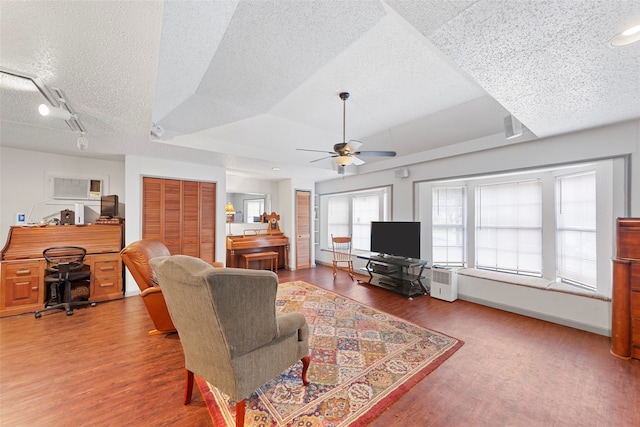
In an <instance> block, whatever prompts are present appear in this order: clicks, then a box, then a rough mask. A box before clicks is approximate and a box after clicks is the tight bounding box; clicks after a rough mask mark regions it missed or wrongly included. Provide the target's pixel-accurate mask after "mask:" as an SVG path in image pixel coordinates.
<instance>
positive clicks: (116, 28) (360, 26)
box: [0, 0, 640, 179]
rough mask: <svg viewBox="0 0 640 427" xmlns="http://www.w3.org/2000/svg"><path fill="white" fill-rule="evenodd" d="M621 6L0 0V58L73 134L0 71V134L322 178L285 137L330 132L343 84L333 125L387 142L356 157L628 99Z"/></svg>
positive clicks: (638, 9)
mask: <svg viewBox="0 0 640 427" xmlns="http://www.w3.org/2000/svg"><path fill="white" fill-rule="evenodd" d="M638 23H640V1H637V0H636V1H626V0H589V1H578V0H554V1H542V0H519V1H509V0H504V1H500V0H479V1H462V0H461V1H455V0H453V1H452V0H441V1H428V2H427V1H405V0H388V1H386V2H383V1H373V0H362V1H358V0H353V1H324V0H323V1H304V2H294V1H269V0H264V1H167V2H161V1H135V2H132V1H65V0H58V1H29V2H19V1H5V0H0V40H1V42H0V43H1V44H0V67H3V68H5V69H9V70H13V71H17V72H21V73H24V74H28V75H30V76H33V77H35V78H39V79H40V80H41V81H43V82H44V83H45V84H47V85H48V86H50V87H59V88H61V89H63V90H64V91H65V92H66V94H67V101H68V103H69V105H70V106H71V107H72V108H73V109H74V110H75V111H77V112H78V114H79V116H80V119H81V121H82V124H83V125H84V127H85V128H86V130H87V134H86V137H87V139H88V140H89V148H88V150H86V151H78V150H77V148H76V137H77V135H76V134H74V133H73V132H71V131H70V129H69V128H68V126H66V124H65V123H64V122H61V121H57V122H56V120H55V119H46V118H42V117H40V116H39V115H38V114H37V113H35V109H36V108H37V105H38V104H39V103H41V102H42V101H43V99H42V97H41V96H40V95H39V93H38V92H37V91H34V90H33V88H26V87H16V83H15V82H12V81H11V80H12V79H14V78H10V77H7V76H6V75H4V74H0V78H1V81H0V83H1V84H0V120H1V121H0V144H1V145H3V146H10V147H18V148H25V149H37V150H43V151H50V152H60V153H66V154H72V155H89V156H102V157H110V156H116V157H118V156H122V155H123V154H127V153H131V154H145V155H150V156H158V157H170V158H174V159H184V160H185V161H196V162H206V163H208V164H212V165H219V166H225V167H227V168H228V169H229V170H231V171H233V170H235V171H238V172H240V171H245V172H246V171H252V172H251V173H252V174H254V175H255V176H260V177H267V178H270V179H278V178H283V177H291V176H305V177H313V178H314V179H328V178H334V177H335V176H336V175H335V171H334V165H333V163H332V162H331V159H327V160H323V161H319V162H314V163H310V161H311V160H315V159H318V158H319V157H323V155H322V153H309V152H302V151H297V150H296V149H297V148H306V149H316V150H330V149H331V147H332V146H333V144H335V143H337V142H341V141H342V101H341V100H340V99H339V97H338V93H339V92H342V91H349V92H350V93H351V98H350V99H349V100H348V101H347V104H346V107H347V112H346V118H347V121H346V138H347V139H358V140H361V141H363V142H364V145H363V146H362V147H361V149H363V150H395V151H397V152H398V157H397V158H395V159H388V158H375V157H366V158H363V160H365V161H366V162H367V163H366V164H365V165H364V166H360V167H359V168H358V171H359V172H360V173H362V172H367V171H372V170H378V169H382V168H386V167H397V166H398V165H401V164H407V163H410V162H411V159H412V158H415V153H420V152H425V151H428V150H431V149H435V148H441V147H445V146H447V145H450V144H456V143H460V142H464V141H472V140H474V139H478V138H483V137H486V136H488V135H494V134H500V133H502V132H503V121H502V120H503V118H504V117H505V116H506V115H507V114H509V113H512V114H513V115H515V116H516V117H517V118H518V119H519V120H520V121H522V122H523V124H524V125H525V126H526V127H527V128H528V129H530V130H531V132H532V133H531V132H529V133H526V134H525V136H523V137H522V138H520V139H516V140H513V141H512V142H513V143H517V142H519V141H522V140H527V139H531V138H535V137H536V136H537V137H547V136H551V135H557V134H562V133H566V132H572V131H576V130H581V129H586V128H590V127H596V126H601V125H606V124H610V123H616V122H621V121H625V120H629V119H635V118H638V117H640V43H636V44H634V45H630V46H624V47H620V48H613V47H611V46H610V45H609V41H610V40H611V38H612V37H613V36H614V35H616V34H617V33H618V32H620V31H622V30H623V29H625V28H627V27H629V26H631V25H632V24H638ZM23 86H24V85H23ZM27 86H28V85H27ZM152 122H155V123H158V124H159V125H160V126H161V127H162V128H163V129H164V133H163V134H162V137H161V138H160V139H155V138H154V139H151V138H150V136H149V129H150V126H151V123H152ZM272 166H279V167H280V168H281V171H280V172H277V173H274V172H272V171H271V167H272ZM348 169H349V172H356V169H355V168H353V169H352V168H348Z"/></svg>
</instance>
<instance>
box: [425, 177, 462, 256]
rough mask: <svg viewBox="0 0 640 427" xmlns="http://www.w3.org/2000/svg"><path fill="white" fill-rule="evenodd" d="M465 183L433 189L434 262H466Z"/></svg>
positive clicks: (432, 227) (432, 234)
mask: <svg viewBox="0 0 640 427" xmlns="http://www.w3.org/2000/svg"><path fill="white" fill-rule="evenodd" d="M465 193H466V189H465V187H459V186H458V187H434V188H433V189H432V199H431V200H432V211H433V212H432V217H431V218H432V224H431V236H432V257H433V264H437V265H448V266H464V265H465V261H466V260H465V251H466V249H465V241H466V239H465V233H466V230H465V217H466V215H465V212H466V196H465Z"/></svg>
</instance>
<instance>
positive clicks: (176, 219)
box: [164, 179, 182, 255]
mask: <svg viewBox="0 0 640 427" xmlns="http://www.w3.org/2000/svg"><path fill="white" fill-rule="evenodd" d="M181 184H182V183H181V181H178V180H175V179H165V180H164V244H165V245H166V246H167V248H169V252H171V255H176V254H181V253H182V244H181V243H182V233H181V229H182V226H181V225H182V185H181Z"/></svg>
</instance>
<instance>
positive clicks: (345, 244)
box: [331, 234, 355, 280]
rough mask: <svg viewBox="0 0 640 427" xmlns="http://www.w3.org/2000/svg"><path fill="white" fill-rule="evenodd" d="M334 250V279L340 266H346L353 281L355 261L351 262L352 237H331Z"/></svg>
mask: <svg viewBox="0 0 640 427" xmlns="http://www.w3.org/2000/svg"><path fill="white" fill-rule="evenodd" d="M331 246H332V249H333V278H334V279H335V277H336V274H338V264H346V266H347V271H348V272H349V276H350V277H351V280H353V279H354V277H355V274H354V272H353V261H352V260H351V237H350V236H349V237H334V236H333V234H332V235H331Z"/></svg>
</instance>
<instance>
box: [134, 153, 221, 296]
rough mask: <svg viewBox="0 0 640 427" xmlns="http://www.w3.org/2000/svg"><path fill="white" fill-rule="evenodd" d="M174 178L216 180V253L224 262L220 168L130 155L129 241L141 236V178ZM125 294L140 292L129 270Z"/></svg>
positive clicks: (219, 259)
mask: <svg viewBox="0 0 640 427" xmlns="http://www.w3.org/2000/svg"><path fill="white" fill-rule="evenodd" d="M145 176H147V177H149V176H150V177H158V178H171V179H182V180H192V181H207V182H215V183H216V210H217V212H216V242H215V243H216V255H215V260H216V261H221V262H224V261H225V258H226V233H225V225H226V215H225V211H224V205H225V201H226V194H227V193H226V176H225V170H224V168H221V167H214V166H208V165H201V164H193V163H185V162H178V161H173V160H165V159H155V158H147V157H139V156H127V157H126V161H125V178H126V187H127V188H126V190H127V191H126V195H127V196H126V204H127V207H128V209H127V210H128V212H129V215H127V221H126V223H125V236H126V237H125V239H126V244H129V243H131V242H134V241H136V240H139V239H141V238H142V178H143V177H145ZM126 282H127V285H126V291H125V295H126V296H129V295H137V294H138V293H139V292H140V291H139V289H138V287H137V285H136V283H135V281H134V280H133V278H132V277H131V276H130V275H129V273H128V272H127V280H126Z"/></svg>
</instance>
